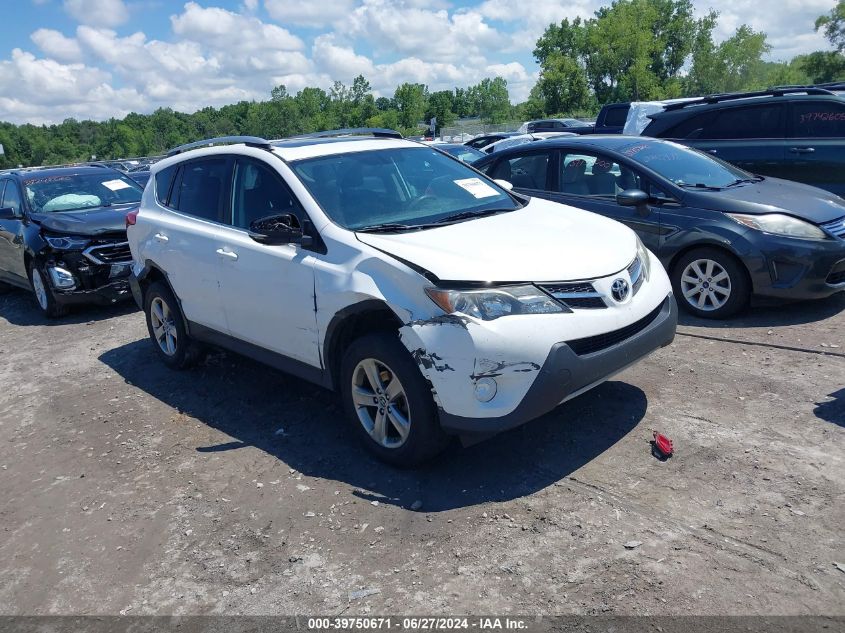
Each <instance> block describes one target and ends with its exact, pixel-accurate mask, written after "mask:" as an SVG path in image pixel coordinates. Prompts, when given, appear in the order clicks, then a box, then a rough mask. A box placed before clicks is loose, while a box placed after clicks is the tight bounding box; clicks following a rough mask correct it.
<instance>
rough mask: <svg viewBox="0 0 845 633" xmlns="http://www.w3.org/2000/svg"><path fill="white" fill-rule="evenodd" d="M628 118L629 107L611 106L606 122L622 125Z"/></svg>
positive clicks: (606, 123) (606, 115)
mask: <svg viewBox="0 0 845 633" xmlns="http://www.w3.org/2000/svg"><path fill="white" fill-rule="evenodd" d="M627 118H628V108H627V107H626V108H609V109H608V110H607V113H606V114H605V117H604V124H605V125H609V126H613V127H622V126H623V125H625V120H626V119H627Z"/></svg>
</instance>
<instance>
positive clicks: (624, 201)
mask: <svg viewBox="0 0 845 633" xmlns="http://www.w3.org/2000/svg"><path fill="white" fill-rule="evenodd" d="M648 199H649V198H648V194H647V193H646V192H645V191H643V190H641V189H626V190H625V191H620V192H619V193H617V194H616V204H618V205H619V206H622V207H641V206H644V205H647V204H648Z"/></svg>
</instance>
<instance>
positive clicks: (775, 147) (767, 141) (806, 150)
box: [642, 86, 845, 196]
mask: <svg viewBox="0 0 845 633" xmlns="http://www.w3.org/2000/svg"><path fill="white" fill-rule="evenodd" d="M649 118H651V120H652V122H651V123H650V124H649V125H648V126H646V128H645V130H643V133H642V134H643V136H653V137H656V138H663V139H671V140H675V141H678V142H680V143H684V144H685V145H689V146H691V147H695V148H698V149H701V150H704V151H707V152H710V153H711V154H713V155H714V156H718V157H719V158H721V159H723V160H726V161H728V162H731V163H733V164H734V165H736V166H738V167H741V168H742V169H745V170H747V171H750V172H752V173H755V174H763V175H765V176H775V177H777V178H785V179H787V180H797V181H798V182H803V183H805V184H808V185H813V186H814V187H820V188H822V189H827V190H828V191H832V192H833V193H835V194H838V195H840V196H845V97H843V96H841V95H838V94H836V93H835V92H833V91H831V90H829V89H825V88H819V87H806V86H803V87H795V88H775V89H772V90H766V91H761V92H746V93H736V94H724V95H713V96H710V97H704V98H702V99H694V100H691V101H684V102H680V103H674V104H671V105H668V106H666V108H665V109H664V110H663V111H662V112H658V113H657V114H652V115H651V116H650V117H649Z"/></svg>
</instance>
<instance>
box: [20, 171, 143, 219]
mask: <svg viewBox="0 0 845 633" xmlns="http://www.w3.org/2000/svg"><path fill="white" fill-rule="evenodd" d="M24 187H25V189H26V196H27V199H28V200H29V205H30V208H31V209H32V211H33V212H34V213H55V212H58V211H84V210H86V209H94V208H97V207H107V206H111V205H113V204H131V203H133V202H140V201H141V193H142V192H143V189H141V187H140V186H139V185H138V183H136V182H134V181H133V180H130V179H129V178H127V177H126V176H123V175H122V174H119V173H117V172H116V171H112V170H110V169H103V170H101V171H98V172H97V173H90V172H89V173H84V174H60V175H54V176H46V177H42V178H30V179H28V180H25V181H24Z"/></svg>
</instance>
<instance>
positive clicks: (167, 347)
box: [144, 281, 200, 369]
mask: <svg viewBox="0 0 845 633" xmlns="http://www.w3.org/2000/svg"><path fill="white" fill-rule="evenodd" d="M144 314H145V315H146V318H147V331H148V332H149V334H150V340H151V341H152V343H153V346H154V347H155V349H156V352H158V355H159V358H161V360H162V361H164V364H165V365H167V366H168V367H171V368H173V369H185V368H187V367H190V366H191V365H193V364H194V363H196V361H197V359H198V357H199V354H200V351H199V346H198V344H197V343H196V342H195V341H194V340H193V339H191V338H189V337H188V333H187V331H186V330H185V322H184V319H183V318H182V311H181V310H180V308H179V302H178V301H176V297H175V296H173V293H172V292H171V291H170V288H168V287H167V285H166V284H164V283H162V282H160V281H157V282H155V283H153V284H151V285H150V287H149V288H147V291H146V293H144Z"/></svg>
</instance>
